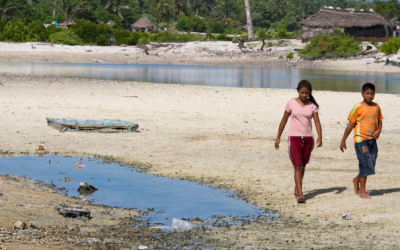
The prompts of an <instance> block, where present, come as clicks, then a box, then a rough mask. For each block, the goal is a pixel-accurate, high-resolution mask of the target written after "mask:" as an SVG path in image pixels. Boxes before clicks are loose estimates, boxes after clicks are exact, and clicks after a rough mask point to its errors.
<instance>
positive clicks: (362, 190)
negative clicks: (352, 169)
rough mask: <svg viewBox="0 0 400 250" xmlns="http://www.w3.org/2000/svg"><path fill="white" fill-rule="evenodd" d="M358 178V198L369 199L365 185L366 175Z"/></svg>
mask: <svg viewBox="0 0 400 250" xmlns="http://www.w3.org/2000/svg"><path fill="white" fill-rule="evenodd" d="M359 179H360V198H363V199H371V198H372V197H371V196H369V195H368V193H367V190H366V189H365V185H366V184H367V176H364V177H359Z"/></svg>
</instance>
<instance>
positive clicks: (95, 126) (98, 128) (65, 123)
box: [46, 117, 139, 133]
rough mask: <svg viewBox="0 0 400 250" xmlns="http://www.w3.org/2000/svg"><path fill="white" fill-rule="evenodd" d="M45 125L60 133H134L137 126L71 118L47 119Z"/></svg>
mask: <svg viewBox="0 0 400 250" xmlns="http://www.w3.org/2000/svg"><path fill="white" fill-rule="evenodd" d="M46 119H47V125H49V126H52V127H53V128H55V129H57V130H59V131H60V132H66V131H68V132H72V131H85V132H102V133H115V132H136V131H137V129H138V128H139V125H138V124H135V123H132V122H126V121H121V120H116V119H115V120H107V119H102V120H86V119H71V118H49V117H47V118H46Z"/></svg>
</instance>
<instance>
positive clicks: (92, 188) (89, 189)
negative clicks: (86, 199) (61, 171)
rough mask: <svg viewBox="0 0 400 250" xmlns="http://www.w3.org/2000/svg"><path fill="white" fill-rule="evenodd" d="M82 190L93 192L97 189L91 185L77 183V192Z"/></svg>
mask: <svg viewBox="0 0 400 250" xmlns="http://www.w3.org/2000/svg"><path fill="white" fill-rule="evenodd" d="M83 190H87V191H93V190H98V189H97V188H95V187H93V186H92V185H89V184H87V183H86V182H79V188H78V192H79V191H83Z"/></svg>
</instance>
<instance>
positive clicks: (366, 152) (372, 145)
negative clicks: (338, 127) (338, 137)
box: [354, 139, 378, 177]
mask: <svg viewBox="0 0 400 250" xmlns="http://www.w3.org/2000/svg"><path fill="white" fill-rule="evenodd" d="M354 147H355V149H356V154H357V158H358V166H359V169H360V173H359V174H358V176H359V177H365V176H368V175H373V174H375V163H376V158H377V157H378V145H377V144H376V140H375V139H372V140H366V141H362V142H359V143H356V144H354Z"/></svg>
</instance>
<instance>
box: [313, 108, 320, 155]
mask: <svg viewBox="0 0 400 250" xmlns="http://www.w3.org/2000/svg"><path fill="white" fill-rule="evenodd" d="M313 119H314V123H315V128H316V129H317V134H318V138H317V147H321V146H322V128H321V122H320V121H319V115H318V112H317V113H314V115H313Z"/></svg>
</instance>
